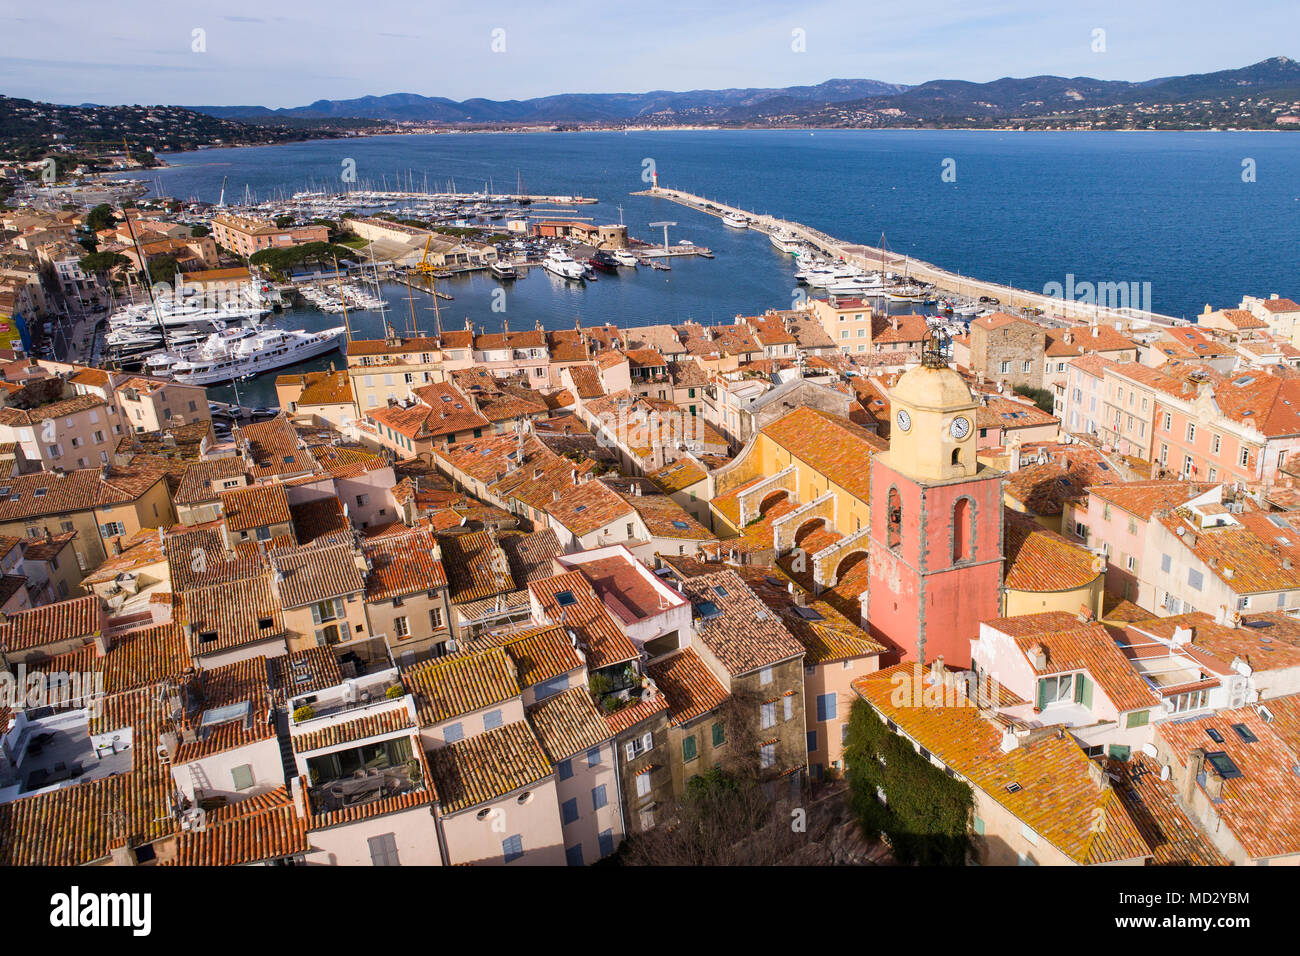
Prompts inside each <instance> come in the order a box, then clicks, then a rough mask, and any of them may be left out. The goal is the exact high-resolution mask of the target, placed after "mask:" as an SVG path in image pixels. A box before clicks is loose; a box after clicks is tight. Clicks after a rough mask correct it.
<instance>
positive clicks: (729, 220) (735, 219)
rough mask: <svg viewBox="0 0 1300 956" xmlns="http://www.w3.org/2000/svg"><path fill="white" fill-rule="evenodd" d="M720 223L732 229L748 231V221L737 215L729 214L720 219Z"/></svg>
mask: <svg viewBox="0 0 1300 956" xmlns="http://www.w3.org/2000/svg"><path fill="white" fill-rule="evenodd" d="M722 221H723V222H724V223H726V224H727V225H728V226H730V227H731V228H732V229H748V228H749V220H748V219H746V218H745V217H744V216H742V215H740V214H739V213H735V212H729V213H727V214H726V215H725V216H723V217H722Z"/></svg>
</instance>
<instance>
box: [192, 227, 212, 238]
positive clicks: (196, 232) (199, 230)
mask: <svg viewBox="0 0 1300 956" xmlns="http://www.w3.org/2000/svg"><path fill="white" fill-rule="evenodd" d="M209 234H210V233H209V232H208V227H207V226H193V227H191V228H190V236H191V237H193V238H195V239H202V238H203V237H204V236H207V235H209Z"/></svg>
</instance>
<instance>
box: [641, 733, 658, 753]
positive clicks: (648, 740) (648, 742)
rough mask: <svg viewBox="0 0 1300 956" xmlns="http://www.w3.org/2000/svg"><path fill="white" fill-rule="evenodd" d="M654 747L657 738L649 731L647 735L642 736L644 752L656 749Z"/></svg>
mask: <svg viewBox="0 0 1300 956" xmlns="http://www.w3.org/2000/svg"><path fill="white" fill-rule="evenodd" d="M654 745H655V738H654V734H653V733H651V732H649V731H647V732H646V733H644V734H642V735H641V749H642V750H650V749H651V748H653V747H654Z"/></svg>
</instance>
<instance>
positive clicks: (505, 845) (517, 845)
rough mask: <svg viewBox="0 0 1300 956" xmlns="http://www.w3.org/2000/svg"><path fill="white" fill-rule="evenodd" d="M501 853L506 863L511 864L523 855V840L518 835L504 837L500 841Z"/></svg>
mask: <svg viewBox="0 0 1300 956" xmlns="http://www.w3.org/2000/svg"><path fill="white" fill-rule="evenodd" d="M501 853H502V855H503V856H504V857H505V858H506V862H507V863H513V862H514V861H515V860H517V859H519V858H520V857H521V856H523V855H524V838H523V837H522V836H521V835H520V834H518V833H516V834H515V835H514V836H508V837H506V838H505V839H504V840H502V841H501Z"/></svg>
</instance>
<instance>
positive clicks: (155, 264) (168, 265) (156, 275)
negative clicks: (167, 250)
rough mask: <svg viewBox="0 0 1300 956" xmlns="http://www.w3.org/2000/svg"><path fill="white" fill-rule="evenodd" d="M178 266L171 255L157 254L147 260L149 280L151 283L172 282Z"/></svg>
mask: <svg viewBox="0 0 1300 956" xmlns="http://www.w3.org/2000/svg"><path fill="white" fill-rule="evenodd" d="M177 271H179V267H178V266H177V265H176V257H175V256H173V255H165V256H159V257H158V258H157V259H151V260H150V261H149V280H150V281H151V282H153V283H159V282H174V281H175V279H176V273H177Z"/></svg>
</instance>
